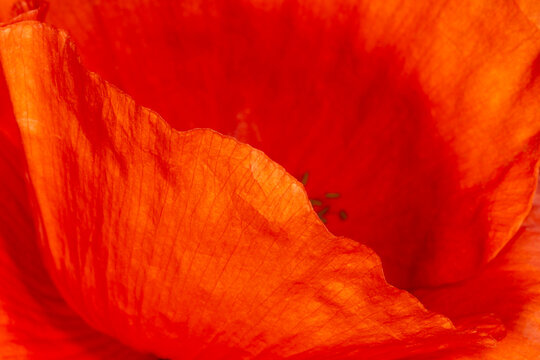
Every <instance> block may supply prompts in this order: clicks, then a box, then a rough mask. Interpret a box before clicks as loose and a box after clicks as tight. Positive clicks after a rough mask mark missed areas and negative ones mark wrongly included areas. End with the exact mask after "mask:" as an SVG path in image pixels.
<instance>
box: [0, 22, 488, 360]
mask: <svg viewBox="0 0 540 360" xmlns="http://www.w3.org/2000/svg"><path fill="white" fill-rule="evenodd" d="M0 58H1V61H2V66H3V67H4V71H5V75H6V79H7V83H8V85H9V88H10V93H11V95H12V101H13V104H14V112H15V114H16V118H17V121H18V124H19V126H20V129H21V133H22V137H23V143H24V148H25V154H26V157H27V159H28V163H29V174H30V180H31V184H32V188H33V189H34V190H35V193H36V198H37V204H38V206H37V208H36V212H35V213H34V216H35V217H36V218H37V219H40V220H41V221H40V224H41V226H42V229H43V230H42V232H41V235H42V236H41V243H40V244H41V250H42V252H43V253H44V254H45V255H44V256H45V257H46V260H47V261H46V266H47V268H48V270H49V272H50V274H51V276H52V277H53V279H54V281H55V283H56V284H57V286H58V288H59V289H60V292H61V293H62V295H63V296H64V298H65V299H66V300H67V302H68V303H69V304H70V305H71V306H72V307H73V308H74V309H76V311H77V312H78V313H79V314H80V315H81V316H82V317H83V318H84V319H85V320H86V321H87V322H88V323H89V324H91V325H92V326H93V327H95V328H97V329H99V330H101V331H102V332H104V333H107V334H109V335H112V336H114V337H116V338H118V339H120V340H121V341H122V342H124V343H126V344H128V345H130V346H132V347H133V348H136V349H139V350H142V351H150V352H153V353H154V354H156V355H158V356H160V357H167V358H173V359H194V358H198V359H222V358H232V359H238V358H257V359H279V358H294V359H316V358H320V359H349V358H357V357H358V356H361V357H362V358H363V359H394V358H402V357H406V356H412V355H415V354H426V353H432V352H435V351H438V350H441V349H447V348H452V349H453V348H456V347H457V348H469V347H471V346H473V347H474V346H480V345H486V344H491V343H492V338H491V337H490V336H488V335H487V334H486V332H488V331H484V330H482V331H477V330H469V331H457V330H456V329H455V328H454V327H453V326H452V324H451V323H450V322H449V321H448V320H447V319H446V318H444V317H442V316H440V315H437V314H434V313H430V312H427V311H426V310H425V309H424V308H423V306H422V305H421V304H420V303H419V302H418V301H417V300H416V299H415V298H413V297H412V296H411V295H410V294H409V293H407V292H404V291H401V290H398V289H396V288H394V287H391V286H389V285H388V284H387V283H386V282H385V280H384V277H383V274H382V268H381V264H380V262H379V259H378V257H377V256H376V255H375V254H374V253H373V252H372V251H371V250H370V249H368V248H367V247H365V246H363V245H361V244H359V243H357V242H355V241H352V240H349V239H346V238H337V237H334V236H333V235H331V234H330V233H329V232H328V231H327V230H326V228H325V227H324V226H323V224H322V223H321V222H320V221H319V219H318V218H317V216H316V214H315V213H313V211H312V208H311V206H310V203H309V202H308V199H307V197H306V193H305V191H304V189H303V187H302V185H301V184H300V183H299V182H297V181H295V180H294V179H293V178H292V177H291V176H290V175H288V174H287V173H286V172H285V170H284V169H283V168H281V167H280V166H278V165H277V164H275V163H273V162H272V161H271V160H269V159H268V158H267V157H266V156H265V155H264V154H263V153H261V152H259V151H257V150H254V149H253V148H252V147H250V146H248V145H244V144H242V143H239V142H237V141H236V140H234V139H232V138H228V137H224V136H223V135H220V134H218V133H215V132H214V131H212V130H193V131H189V132H184V133H179V132H176V131H174V130H172V129H171V128H170V127H169V125H167V124H166V123H165V122H164V121H163V120H162V119H161V118H160V117H159V116H158V115H156V114H155V113H153V112H151V111H149V110H148V109H145V108H142V107H140V106H138V105H136V104H135V103H134V101H133V100H132V99H131V98H129V97H128V96H126V95H125V94H124V93H122V92H120V91H119V90H117V89H116V88H114V87H112V86H110V85H108V84H107V83H105V82H104V81H102V80H101V79H100V78H99V77H98V76H97V75H95V74H92V73H88V72H87V71H86V70H85V69H84V68H83V67H82V66H81V65H80V63H79V60H78V57H77V55H76V53H75V51H74V49H73V45H72V43H71V42H70V41H69V40H68V39H67V36H66V35H65V34H64V33H59V32H58V31H56V30H54V29H52V28H50V27H48V26H46V25H43V24H41V23H38V22H23V23H19V24H16V25H10V26H7V27H4V28H2V29H1V30H0ZM488 330H490V329H488Z"/></svg>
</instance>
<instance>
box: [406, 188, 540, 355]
mask: <svg viewBox="0 0 540 360" xmlns="http://www.w3.org/2000/svg"><path fill="white" fill-rule="evenodd" d="M539 224H540V194H538V193H537V195H536V199H535V202H534V207H533V210H532V212H531V214H530V215H529V217H528V218H527V220H526V222H525V224H524V226H523V228H522V229H521V230H520V232H519V233H518V235H517V236H516V237H515V238H514V239H513V240H512V242H510V243H509V244H508V246H507V247H506V248H505V249H504V250H503V251H502V252H501V253H500V254H499V256H498V257H497V258H496V259H495V260H494V261H493V262H492V263H490V264H489V266H488V267H487V268H486V269H485V270H484V271H483V272H482V273H481V274H479V275H478V276H477V277H475V278H473V279H471V280H469V281H466V282H464V283H462V284H458V285H454V286H450V287H445V288H442V289H437V290H422V291H418V292H416V295H417V296H419V297H420V299H421V300H422V302H423V303H424V304H426V306H428V307H429V308H431V309H433V310H435V311H441V312H443V313H445V314H448V315H449V316H450V317H451V318H452V319H453V320H455V321H456V322H459V321H460V319H463V318H464V317H465V318H466V317H470V316H474V315H477V314H486V313H492V314H494V315H495V316H497V317H499V318H500V319H501V320H502V321H503V323H504V325H505V327H506V329H507V336H506V337H505V338H504V339H503V340H502V341H501V342H500V343H498V344H497V346H496V347H495V348H494V349H492V350H487V351H483V352H481V353H472V354H470V355H466V356H462V357H463V358H470V359H489V360H498V359H505V360H528V359H538V358H540V228H539ZM462 357H460V356H458V355H453V356H451V357H450V358H452V359H461V358H462Z"/></svg>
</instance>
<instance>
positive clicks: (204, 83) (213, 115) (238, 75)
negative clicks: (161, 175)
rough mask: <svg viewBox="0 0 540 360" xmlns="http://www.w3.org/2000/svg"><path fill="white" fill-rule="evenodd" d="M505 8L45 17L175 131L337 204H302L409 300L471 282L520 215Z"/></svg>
mask: <svg viewBox="0 0 540 360" xmlns="http://www.w3.org/2000/svg"><path fill="white" fill-rule="evenodd" d="M518 3H519V4H520V5H521V7H519V6H518V4H517V3H516V2H514V1H511V0H495V1H493V0H476V1H472V2H469V3H467V4H466V5H464V4H463V2H462V1H459V0H452V1H447V0H440V1H439V0H437V1H419V2H418V1H411V2H403V1H400V0H392V1H384V2H377V1H371V0H366V1H331V2H329V1H312V0H283V1H277V0H276V1H262V2H261V1H255V0H253V1H245V0H233V1H221V0H215V1H195V0H193V1H181V2H173V1H150V0H136V1H130V2H129V4H126V3H125V2H119V1H107V2H103V1H86V0H85V1H55V0H53V1H51V6H50V14H49V16H48V21H50V22H51V23H52V24H55V25H56V26H59V27H61V28H65V29H67V30H69V31H70V33H72V34H73V36H74V37H75V39H76V43H77V44H78V45H79V46H80V48H81V52H82V54H81V55H82V57H83V59H84V60H85V61H86V63H87V64H88V66H89V68H90V69H93V70H97V71H98V72H99V73H100V74H101V75H103V76H104V78H105V79H107V80H109V81H111V82H113V83H114V84H116V85H117V86H120V87H121V88H122V89H123V90H124V91H126V92H127V93H129V94H130V95H132V96H133V97H134V98H135V99H136V100H137V101H138V102H140V103H141V104H143V105H146V106H149V107H151V108H152V109H155V110H156V111H158V112H159V113H160V114H162V115H163V116H164V117H165V118H166V119H167V121H169V122H170V123H171V125H172V126H173V127H175V128H176V129H180V130H186V129H191V128H194V127H210V128H213V129H215V130H217V131H219V132H221V133H223V134H230V135H233V136H236V137H237V138H238V139H240V140H241V141H244V142H247V143H249V144H251V145H253V146H255V147H257V148H258V149H260V150H263V151H264V152H265V153H266V154H268V155H269V156H270V157H271V158H272V159H273V160H274V161H276V162H278V163H279V164H281V165H283V166H284V167H285V168H286V169H287V171H288V172H289V173H291V174H293V175H295V176H297V177H299V178H300V177H302V176H303V174H305V173H309V174H310V176H309V179H310V180H309V182H308V184H307V190H308V193H309V195H310V197H311V198H312V199H314V200H316V201H321V200H325V194H326V193H339V194H340V195H341V196H340V197H339V198H335V199H332V200H328V201H327V202H326V203H325V204H323V205H322V206H320V207H318V208H317V207H316V210H317V211H321V212H325V215H324V217H325V218H326V220H328V222H327V226H328V228H329V229H330V230H331V231H332V232H333V233H335V234H337V235H343V236H347V237H350V238H353V239H358V240H360V241H362V242H364V243H366V244H368V245H369V246H370V247H372V248H373V249H374V250H375V251H376V252H377V253H378V254H379V256H381V258H382V261H383V265H384V268H385V273H386V274H387V277H388V279H389V281H390V282H391V283H392V284H396V285H398V286H400V287H403V288H414V287H418V286H434V285H439V284H444V283H448V282H454V281H458V280H462V279H464V278H467V277H470V276H471V275H472V274H474V273H475V272H476V271H478V269H480V268H482V266H483V265H484V264H486V263H487V262H489V261H490V260H491V259H492V258H493V257H494V256H496V254H497V253H498V252H499V251H500V250H501V249H502V248H503V247H504V245H505V244H506V243H507V242H508V241H509V240H510V239H511V238H512V236H513V235H514V234H515V233H516V231H517V230H518V229H519V226H520V224H521V223H522V221H523V219H524V217H525V216H526V214H527V212H528V211H529V209H530V202H531V199H532V195H533V192H534V186H535V183H536V180H535V178H536V171H537V168H538V164H537V160H538V157H539V154H538V149H539V140H538V138H539V136H538V134H539V126H540V125H539V124H538V121H537V116H536V114H538V112H539V111H540V109H539V103H538V97H539V87H538V74H539V73H540V72H539V71H538V64H539V60H538V59H540V57H539V47H540V35H539V33H538V29H537V26H536V25H534V22H535V21H534V20H531V19H533V18H534V16H536V15H534V14H535V13H536V12H535V11H536V10H535V9H536V8H535V6H534V5H533V3H534V2H531V1H520V2H518ZM501 24H504V26H501ZM140 74H144V75H143V76H140ZM326 206H328V208H326ZM325 209H326V210H325ZM342 211H343V212H344V213H345V214H347V216H345V217H347V219H346V220H343V219H342V218H343V217H344V216H343V215H342V214H343V212H342Z"/></svg>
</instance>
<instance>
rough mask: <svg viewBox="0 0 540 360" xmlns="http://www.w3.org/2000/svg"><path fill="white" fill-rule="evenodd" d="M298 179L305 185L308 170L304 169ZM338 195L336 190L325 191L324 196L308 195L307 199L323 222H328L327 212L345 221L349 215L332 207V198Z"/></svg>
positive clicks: (336, 197) (307, 178)
mask: <svg viewBox="0 0 540 360" xmlns="http://www.w3.org/2000/svg"><path fill="white" fill-rule="evenodd" d="M299 180H300V182H301V183H302V184H303V185H304V187H306V185H307V183H308V181H309V172H307V171H306V172H305V173H304V174H303V175H302V177H301V178H300V179H299ZM340 197H341V194H340V193H338V192H325V193H324V196H322V197H318V198H312V197H309V201H310V202H311V205H312V206H313V209H314V210H315V211H316V212H317V215H318V216H319V218H320V219H321V221H322V222H323V223H324V224H326V223H327V222H328V218H327V216H328V215H329V214H334V213H335V214H337V216H338V217H339V219H340V220H341V221H345V220H347V218H348V217H349V215H348V214H347V212H346V211H345V210H344V209H339V208H336V207H335V206H334V207H332V205H333V204H332V203H333V201H332V200H335V199H339V198H340ZM334 205H335V204H334Z"/></svg>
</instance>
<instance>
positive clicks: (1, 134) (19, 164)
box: [0, 76, 150, 360]
mask: <svg viewBox="0 0 540 360" xmlns="http://www.w3.org/2000/svg"><path fill="white" fill-rule="evenodd" d="M0 94H1V96H0V105H1V106H0V114H1V115H0V174H1V176H0V204H1V206H0V358H1V359H39V360H44V359H50V360H62V359H66V360H68V359H81V360H98V359H103V360H105V359H130V360H131V359H134V360H139V359H140V360H142V359H150V357H148V356H143V355H140V354H137V353H135V352H134V351H133V350H131V349H129V348H127V347H126V346H124V345H120V344H119V343H118V342H117V341H115V340H113V339H111V338H110V337H108V336H104V335H103V334H101V333H99V332H97V331H96V330H94V329H92V328H90V327H89V326H88V325H87V324H86V323H84V321H83V320H82V319H81V318H80V317H79V316H78V315H77V314H76V313H75V312H74V311H73V310H72V309H71V308H69V307H68V306H67V304H66V302H65V301H64V300H63V298H62V297H61V296H60V294H59V292H58V290H57V289H56V287H55V285H54V284H53V282H52V280H51V278H50V277H49V275H48V273H47V270H46V268H45V266H44V264H43V261H42V258H41V254H40V251H39V248H38V243H37V241H38V237H37V233H36V229H35V227H34V222H33V219H32V211H31V207H30V202H29V198H30V196H29V194H28V193H27V189H26V184H25V174H26V165H25V160H24V155H23V153H22V146H21V145H20V136H19V134H18V130H17V128H16V123H15V119H14V118H13V115H12V113H11V104H10V102H9V97H8V96H7V90H6V87H5V83H4V80H3V76H2V77H1V78H0Z"/></svg>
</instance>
